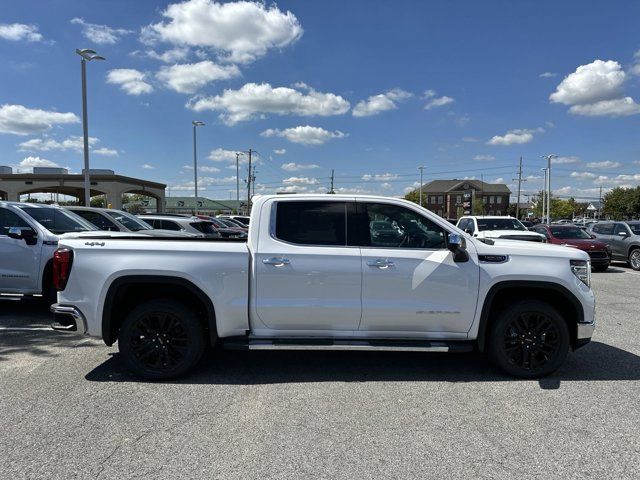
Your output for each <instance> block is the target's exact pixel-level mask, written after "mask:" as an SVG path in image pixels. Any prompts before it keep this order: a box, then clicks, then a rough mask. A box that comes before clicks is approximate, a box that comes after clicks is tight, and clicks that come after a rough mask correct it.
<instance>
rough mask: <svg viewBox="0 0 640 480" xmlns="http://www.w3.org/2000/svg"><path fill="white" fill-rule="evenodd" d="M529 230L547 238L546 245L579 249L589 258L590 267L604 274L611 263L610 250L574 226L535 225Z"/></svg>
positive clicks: (604, 244)
mask: <svg viewBox="0 0 640 480" xmlns="http://www.w3.org/2000/svg"><path fill="white" fill-rule="evenodd" d="M531 230H533V231H534V232H536V233H541V234H542V235H544V236H545V237H547V242H548V243H555V244H556V245H566V246H567V247H574V248H579V249H580V250H583V251H585V252H587V253H588V254H589V256H590V257H591V267H592V268H593V270H594V271H596V272H604V271H605V270H606V269H607V268H609V264H610V263H611V248H609V246H608V245H607V244H606V243H603V242H601V241H600V240H595V239H594V238H593V237H592V236H591V235H589V234H588V233H587V232H585V231H584V230H582V229H581V228H580V227H576V226H575V225H549V226H547V225H536V226H535V227H533V228H532V229H531Z"/></svg>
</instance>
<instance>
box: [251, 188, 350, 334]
mask: <svg viewBox="0 0 640 480" xmlns="http://www.w3.org/2000/svg"><path fill="white" fill-rule="evenodd" d="M350 204H351V205H353V202H351V203H350ZM347 205H348V202H345V201H317V200H313V201H307V200H274V201H272V202H270V203H267V204H265V205H264V206H263V209H270V220H271V221H270V224H268V225H263V224H262V223H261V224H260V228H261V230H262V228H263V227H265V230H267V229H268V230H269V232H268V233H266V232H265V234H262V233H261V235H260V240H259V248H258V252H257V253H256V254H255V256H254V285H255V295H254V296H253V299H254V302H255V304H254V306H255V312H256V313H257V317H258V319H259V320H260V322H262V323H263V324H264V325H265V326H266V327H267V328H269V329H277V330H305V331H313V330H316V331H328V330H357V329H358V324H359V323H360V315H361V303H360V297H361V287H362V285H361V265H360V250H359V248H357V247H348V246H347V238H346V216H347ZM255 227H257V225H254V228H255Z"/></svg>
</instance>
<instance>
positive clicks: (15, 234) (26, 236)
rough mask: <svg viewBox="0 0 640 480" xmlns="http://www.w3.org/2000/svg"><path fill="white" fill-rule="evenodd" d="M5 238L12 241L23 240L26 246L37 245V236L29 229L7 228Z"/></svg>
mask: <svg viewBox="0 0 640 480" xmlns="http://www.w3.org/2000/svg"><path fill="white" fill-rule="evenodd" d="M7 236H8V237H9V238H13V239H14V240H24V241H25V243H26V244H27V245H35V244H36V243H38V234H37V233H36V232H35V230H34V229H32V228H30V227H26V228H20V227H11V228H9V232H8V233H7Z"/></svg>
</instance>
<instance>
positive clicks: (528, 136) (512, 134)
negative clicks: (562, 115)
mask: <svg viewBox="0 0 640 480" xmlns="http://www.w3.org/2000/svg"><path fill="white" fill-rule="evenodd" d="M542 132H544V129H543V128H536V129H533V130H531V129H528V128H519V129H515V130H509V131H508V132H507V133H506V134H504V135H495V136H493V137H491V139H489V141H488V142H487V144H488V145H519V144H523V143H529V142H530V141H532V140H533V134H534V133H542Z"/></svg>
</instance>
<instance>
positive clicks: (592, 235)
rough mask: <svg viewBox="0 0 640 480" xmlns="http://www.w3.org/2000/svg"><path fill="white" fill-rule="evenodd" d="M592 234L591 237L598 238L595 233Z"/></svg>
mask: <svg viewBox="0 0 640 480" xmlns="http://www.w3.org/2000/svg"><path fill="white" fill-rule="evenodd" d="M590 236H591V238H598V237H596V236H595V235H594V234H593V233H592V234H591V235H590Z"/></svg>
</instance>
